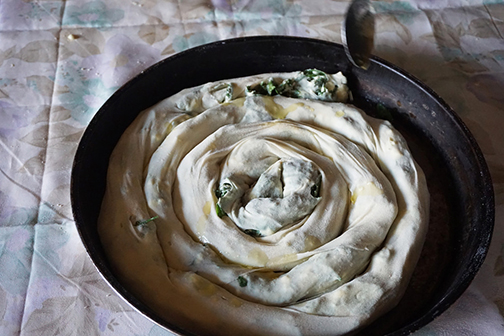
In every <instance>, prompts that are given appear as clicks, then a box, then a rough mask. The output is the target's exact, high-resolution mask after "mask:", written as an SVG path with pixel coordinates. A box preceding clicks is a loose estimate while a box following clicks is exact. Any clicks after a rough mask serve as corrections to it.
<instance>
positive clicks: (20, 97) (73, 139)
mask: <svg viewBox="0 0 504 336" xmlns="http://www.w3.org/2000/svg"><path fill="white" fill-rule="evenodd" d="M347 5H348V2H347V1H330V0H310V1H299V0H187V1H185V0H179V1H175V0H136V1H130V0H94V1H89V0H67V1H56V0H0V335H112V334H113V335H151V336H152V335H169V334H170V333H169V332H167V331H165V330H164V329H162V328H161V327H158V326H156V325H155V324H154V323H152V322H151V321H149V320H148V319H146V318H144V317H142V316H141V315H140V314H139V313H137V312H136V311H134V310H133V309H132V308H131V307H129V306H128V305H127V304H126V303H124V302H123V300H122V299H120V298H119V297H118V296H117V295H116V294H115V293H114V292H113V291H112V289H111V288H110V287H109V286H108V285H107V284H106V283H105V282H104V280H102V279H101V277H100V276H99V274H98V273H97V271H96V270H95V269H94V267H93V265H92V263H91V261H90V259H89V258H88V257H87V256H86V253H85V250H84V247H83V245H82V243H81V241H80V238H79V236H78V234H77V231H76V228H75V223H74V221H73V218H72V212H71V204H70V192H69V184H70V173H71V166H72V160H73V155H74V153H75V151H76V148H77V145H78V142H79V139H80V137H81V135H82V133H83V131H84V129H85V128H86V125H87V124H88V123H89V121H90V120H91V118H92V117H93V115H94V113H95V112H96V111H97V110H98V108H99V107H100V106H101V104H103V102H104V101H105V100H106V99H107V98H108V97H109V96H110V95H111V94H112V93H113V92H114V91H115V90H117V89H118V88H119V87H120V86H121V85H123V84H124V83H125V82H127V81H128V80H129V79H131V78H132V77H133V76H135V75H136V74H138V73H139V72H140V71H142V70H144V69H146V68H147V67H149V66H150V65H152V64H154V63H156V62H158V61H159V60H162V59H164V58H166V57H168V56H170V55H173V54H175V53H177V52H180V51H182V50H185V49H187V48H190V47H194V46H197V45H200V44H203V43H207V42H211V41H216V40H221V39H226V38H232V37H238V36H251V35H292V36H304V37H313V38H318V39H323V40H328V41H335V42H340V41H341V39H340V27H341V22H342V18H343V14H344V12H345V10H346V7H347ZM373 5H374V8H375V10H376V12H377V13H378V17H377V26H376V28H377V36H376V44H375V54H376V55H378V56H380V57H382V58H384V59H386V60H388V61H390V62H393V63H395V64H397V65H398V66H400V67H402V68H404V69H405V70H406V71H408V72H410V73H412V74H413V75H415V76H417V77H418V78H420V79H421V80H422V81H424V82H425V83H426V84H427V85H429V86H430V87H432V88H433V89H434V90H435V91H436V92H437V93H438V94H440V95H441V96H442V98H444V99H445V100H446V101H447V102H448V104H450V105H451V107H452V108H453V109H454V110H455V111H456V112H457V113H458V114H459V115H460V116H461V117H462V119H463V120H464V122H465V123H466V124H467V126H468V127H469V128H470V130H471V131H472V133H473V134H474V135H475V137H476V139H477V141H478V143H479V145H480V146H481V148H482V150H483V152H484V154H485V158H486V160H487V162H488V165H489V167H490V170H491V174H492V178H493V183H494V188H495V196H496V223H495V224H496V225H495V231H494V236H493V241H492V244H491V247H490V251H489V254H488V256H487V258H486V261H485V263H484V265H483V267H482V269H481V270H480V272H479V274H478V275H477V277H476V279H475V280H474V282H473V283H472V285H471V286H470V287H469V289H468V290H467V291H466V292H465V293H464V294H463V295H462V297H461V298H460V299H459V300H458V301H457V302H456V303H455V304H454V305H453V306H452V307H451V308H449V309H448V311H446V312H445V313H444V314H442V315H441V316H440V317H439V318H437V319H436V320H435V321H434V322H432V323H430V324H429V325H427V326H426V327H424V328H422V329H421V330H419V331H418V332H416V333H415V335H416V336H427V335H428V336H434V335H436V336H437V335H485V336H491V335H504V326H503V325H504V319H503V315H504V259H503V258H504V227H503V224H504V223H503V220H504V213H503V210H504V206H503V205H504V1H502V0H465V1H462V0H460V1H456V0H439V1H438V0H436V1H434V0H416V1H415V0H410V1H391V0H388V1H374V2H373ZM238 57H239V55H238Z"/></svg>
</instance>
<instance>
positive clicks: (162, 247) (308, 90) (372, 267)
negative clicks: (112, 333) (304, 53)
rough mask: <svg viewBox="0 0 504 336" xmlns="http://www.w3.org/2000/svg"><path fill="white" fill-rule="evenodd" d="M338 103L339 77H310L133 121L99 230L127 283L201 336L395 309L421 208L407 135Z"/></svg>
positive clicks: (212, 90)
mask: <svg viewBox="0 0 504 336" xmlns="http://www.w3.org/2000/svg"><path fill="white" fill-rule="evenodd" d="M349 96H350V97H351V95H350V93H349V91H348V88H347V85H346V79H345V77H344V76H343V75H342V74H341V73H338V74H336V75H328V74H325V73H323V72H321V71H318V70H314V69H310V70H305V71H301V72H297V73H281V74H266V75H258V76H253V77H247V78H239V79H234V80H226V81H221V82H215V83H208V84H205V85H202V86H199V87H195V88H190V89H186V90H183V91H181V92H180V93H178V94H176V95H174V96H172V97H170V98H167V99H165V100H163V101H161V102H159V103H158V104H156V105H155V106H153V107H151V108H149V109H147V110H145V111H143V112H142V113H141V114H140V115H139V116H138V118H137V119H136V120H135V121H134V122H133V124H132V125H131V126H130V127H129V128H128V129H127V130H126V132H125V133H124V135H123V136H122V138H121V139H120V141H119V143H118V144H117V146H116V148H115V150H114V152H113V154H112V156H111V158H110V165H109V171H108V177H107V179H108V180H107V190H106V193H105V197H104V200H103V204H102V209H101V214H100V217H99V232H100V236H101V240H102V243H103V246H104V248H105V250H106V253H107V255H108V258H109V260H110V264H111V265H112V267H113V269H114V272H115V274H116V275H117V276H118V278H119V279H120V280H121V282H122V283H123V285H124V286H125V287H126V288H127V289H128V290H130V291H131V292H132V293H134V295H136V296H137V297H138V298H139V299H140V300H141V301H143V302H144V303H146V304H147V305H149V306H150V307H151V308H152V309H153V310H154V311H155V312H156V313H157V314H158V315H160V316H161V317H162V318H164V319H165V320H166V321H167V323H168V324H169V325H173V326H175V327H176V328H181V329H182V330H188V331H191V332H195V333H199V334H205V335H325V334H328V335H338V334H345V333H348V332H351V331H353V330H355V329H357V328H359V327H361V326H363V325H365V324H367V323H369V322H371V321H372V320H374V319H376V318H377V317H378V316H379V315H380V314H383V313H384V312H386V311H387V310H389V309H390V308H392V307H393V306H394V305H395V304H396V303H397V302H398V300H399V299H400V297H401V295H402V294H403V293H404V290H405V287H406V285H407V283H408V281H409V279H410V277H411V274H412V272H413V268H414V267H415V264H416V262H417V260H418V257H419V254H420V251H421V248H422V244H423V241H424V237H425V232H426V228H427V223H428V209H429V195H428V191H427V187H426V182H425V178H424V176H423V173H422V171H421V169H420V168H419V166H418V165H417V164H416V163H415V161H414V159H413V157H412V155H411V153H410V152H409V150H408V147H407V144H406V142H405V140H404V139H403V137H402V136H401V135H400V134H399V133H398V132H397V131H396V130H395V129H394V128H393V127H392V126H391V124H390V123H389V122H388V121H384V120H379V119H375V118H372V117H369V116H368V115H366V114H365V113H364V112H363V111H361V110H359V109H357V108H356V107H354V106H352V105H347V104H345V103H344V102H345V101H347V99H348V98H349ZM177 330H179V329H177Z"/></svg>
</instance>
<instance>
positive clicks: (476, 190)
mask: <svg viewBox="0 0 504 336" xmlns="http://www.w3.org/2000/svg"><path fill="white" fill-rule="evenodd" d="M306 68H318V69H321V70H324V71H326V72H337V71H343V73H344V74H345V75H346V76H347V77H348V80H349V87H350V89H351V90H352V93H353V97H354V104H355V105H357V106H359V107H361V108H363V109H364V110H366V111H367V112H368V113H369V114H371V115H374V116H378V117H381V118H386V119H389V120H390V121H391V122H392V124H393V125H394V126H395V127H396V128H397V129H398V130H399V131H401V133H402V134H403V135H404V136H405V138H406V139H407V140H408V144H409V146H410V148H411V150H412V152H413V155H414V157H415V158H416V160H417V161H418V162H419V164H420V166H421V167H422V168H423V170H424V172H425V174H426V177H427V181H428V186H429V191H430V194H431V210H430V214H431V220H430V225H429V231H428V234H427V240H426V243H425V246H424V249H423V252H422V255H421V257H420V261H419V263H418V265H417V268H416V270H415V273H414V275H413V278H412V280H411V282H410V284H409V287H408V289H407V291H406V294H405V295H404V298H403V299H402V300H401V302H400V303H399V304H398V306H397V307H396V308H394V309H392V310H391V311H390V312H389V313H388V314H386V315H384V316H382V317H381V318H379V319H378V320H377V321H375V322H374V323H373V324H371V325H370V326H368V327H367V328H365V329H364V330H362V331H361V332H360V333H359V334H360V335H407V334H409V333H410V332H412V331H414V330H417V329H419V328H420V327H422V326H424V325H426V324H427V323H429V322H430V321H432V320H433V319H434V318H435V317H436V316H438V315H440V314H441V313H442V312H443V311H445V310H446V309H447V308H448V307H449V306H450V305H451V304H452V303H454V302H455V301H456V300H457V298H458V297H459V296H460V295H461V294H462V293H463V292H464V290H465V289H466V288H467V287H468V286H469V284H470V282H471V281H472V279H473V278H474V276H475V275H476V273H477V271H478V269H479V268H480V266H481V264H482V263H483V260H484V258H485V255H486V253H487V250H488V246H489V244H490V239H491V235H492V230H493V225H494V199H493V189H492V183H491V179H490V174H489V172H488V168H487V166H486V163H485V160H484V158H483V155H482V153H481V151H480V149H479V147H478V145H477V143H476V141H475V140H474V138H473V136H472V135H471V134H470V132H469V131H468V129H467V128H466V126H465V125H464V124H463V123H462V121H461V120H460V119H459V117H458V116H457V115H456V114H455V113H454V112H453V111H452V110H451V109H450V107H449V106H448V105H447V104H446V103H445V102H444V101H443V100H442V99H441V98H440V97H439V96H438V95H436V94H435V93H434V92H433V91H432V90H431V89H429V88H428V87H426V86H425V85H424V84H422V83H421V82H420V81H418V80H417V79H415V78H414V77H412V76H411V75H409V74H407V73H406V72H404V71H403V70H401V69H398V68H397V67H395V66H393V65H391V64H389V63H387V62H385V61H383V60H381V59H379V58H374V59H373V60H372V62H371V66H370V67H369V69H368V70H367V71H364V70H361V69H358V68H356V67H353V66H352V65H351V64H350V63H349V61H348V60H347V58H346V56H345V53H344V50H343V47H342V46H341V45H339V44H334V43H329V42H324V41H319V40H313V39H305V38H297V37H281V36H263V37H246V38H238V39H233V40H226V41H220V42H215V43H211V44H207V45H203V46H200V47H197V48H193V49H190V50H187V51H184V52H181V53H178V54H176V55H174V56H172V57H169V58H167V59H165V60H163V61H161V62H159V63H157V64H156V65H154V66H152V67H150V68H149V69H147V70H146V71H144V72H142V73H141V74H140V75H138V76H137V77H135V78H134V79H133V80H131V81H130V82H128V83H127V84H126V85H124V86H123V87H122V88H121V89H119V90H118V91H117V92H116V93H115V94H114V95H113V96H112V97H111V98H110V99H109V100H108V101H107V102H106V103H105V104H104V105H103V107H102V108H101V109H100V110H99V111H98V113H97V114H96V115H95V117H94V118H93V120H92V121H91V123H90V124H89V126H88V128H87V129H86V131H85V133H84V135H83V137H82V140H81V142H80V144H79V147H78V150H77V153H76V156H75V160H74V165H73V171H72V184H71V193H72V206H73V214H74V217H75V221H76V224H77V228H78V231H79V233H80V236H81V238H82V241H83V243H84V246H85V247H86V249H87V252H88V253H89V256H90V257H91V259H92V260H93V262H94V264H95V265H96V268H97V269H98V271H99V272H100V273H101V275H102V276H103V277H104V278H105V280H106V281H107V282H108V283H109V284H110V285H111V286H112V288H113V289H114V290H115V291H116V292H117V293H118V294H119V295H120V296H122V297H123V298H124V299H125V300H126V301H127V302H129V303H130V304H131V305H132V306H133V307H135V308H136V309H137V310H139V311H140V312H141V313H143V314H144V315H146V316H147V317H148V318H150V319H152V320H153V321H155V322H157V323H158V324H160V325H162V326H164V327H166V328H168V329H170V330H172V331H174V332H177V333H180V334H182V335H188V334H189V333H188V332H186V331H184V330H181V329H180V328H178V327H177V326H174V325H172V324H171V323H169V322H168V321H165V320H163V319H161V318H160V317H159V316H158V315H157V314H156V313H155V312H154V311H152V310H151V309H150V308H149V307H147V306H146V305H145V304H143V303H142V302H140V301H139V300H138V299H137V298H135V297H134V296H132V295H131V294H130V293H129V292H128V291H127V290H126V289H125V288H124V287H123V286H122V285H121V284H120V282H119V281H118V280H117V278H116V277H115V276H114V274H113V273H112V271H111V269H110V267H109V264H108V262H107V259H106V257H105V253H104V250H103V247H102V245H101V243H100V239H99V237H98V233H97V228H96V223H97V218H98V214H99V211H100V206H101V201H102V197H103V193H104V190H105V178H106V171H107V166H108V161H109V156H110V154H111V152H112V150H113V148H114V146H115V145H116V143H117V141H118V139H119V137H120V136H121V134H122V133H123V131H124V130H125V129H126V128H127V127H128V125H129V124H130V123H131V122H132V121H133V119H134V118H135V117H136V116H137V115H138V113H139V112H140V111H142V110H143V109H145V108H147V107H149V106H151V105H153V104H155V103H156V102H158V101H160V100H162V99H163V98H166V97H168V96H171V95H173V94H174V93H176V92H178V91H180V90H181V89H183V88H187V87H192V86H195V85H199V84H203V83H206V82H209V81H215V80H219V79H226V78H234V77H241V76H247V75H253V74H259V73H267V72H282V71H296V70H302V69H306Z"/></svg>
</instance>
